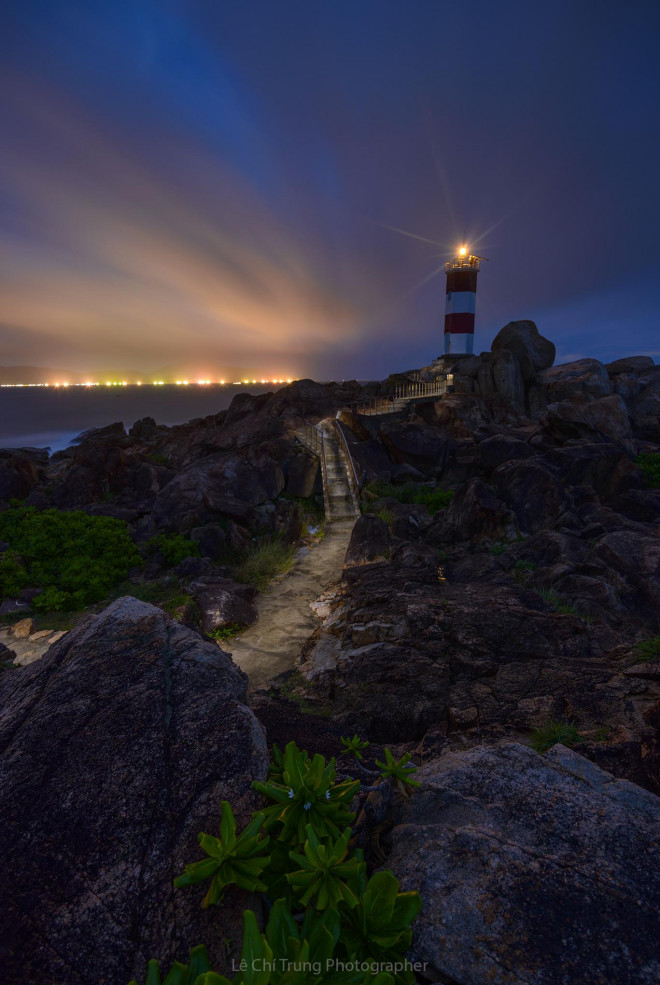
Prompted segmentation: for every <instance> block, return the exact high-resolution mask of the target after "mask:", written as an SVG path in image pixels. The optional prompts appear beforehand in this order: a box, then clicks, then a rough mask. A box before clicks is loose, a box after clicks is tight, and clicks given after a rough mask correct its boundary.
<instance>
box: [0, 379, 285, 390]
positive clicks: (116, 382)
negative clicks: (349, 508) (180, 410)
mask: <svg viewBox="0 0 660 985" xmlns="http://www.w3.org/2000/svg"><path fill="white" fill-rule="evenodd" d="M293 382H294V380H293V378H292V377H289V378H288V379H286V380H284V379H282V380H233V381H230V380H192V381H191V380H169V381H168V380H152V381H151V382H150V383H146V384H143V382H142V380H137V381H136V382H135V383H129V382H128V381H127V380H106V381H105V383H100V382H98V381H97V382H92V381H91V380H89V381H87V382H85V383H69V382H68V381H66V380H65V381H63V382H61V383H0V389H2V390H13V389H22V388H25V389H28V388H30V387H32V388H34V387H41V388H42V389H43V388H46V389H53V390H63V389H67V388H68V387H74V386H77V387H86V388H89V387H93V386H143V385H145V386H252V385H254V384H257V385H262V386H267V385H268V384H273V383H275V384H277V383H280V384H284V383H293Z"/></svg>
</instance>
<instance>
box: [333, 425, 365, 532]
mask: <svg viewBox="0 0 660 985" xmlns="http://www.w3.org/2000/svg"><path fill="white" fill-rule="evenodd" d="M340 413H341V411H337V414H340ZM335 428H336V429H337V431H338V432H339V437H340V441H339V448H340V453H341V451H343V452H344V457H345V458H346V462H345V465H346V476H347V478H348V488H349V489H350V491H351V496H352V497H353V508H354V510H355V514H356V516H357V515H359V513H360V481H359V479H358V476H357V471H356V469H355V462H354V461H353V456H352V455H351V449H350V448H349V445H348V441H347V440H346V435H345V434H344V429H343V427H342V426H341V423H340V421H339V420H337V418H335Z"/></svg>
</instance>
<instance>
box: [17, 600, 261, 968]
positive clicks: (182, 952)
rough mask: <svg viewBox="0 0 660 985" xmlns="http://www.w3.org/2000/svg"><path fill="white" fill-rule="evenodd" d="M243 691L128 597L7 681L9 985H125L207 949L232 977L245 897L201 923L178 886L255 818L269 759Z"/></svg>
mask: <svg viewBox="0 0 660 985" xmlns="http://www.w3.org/2000/svg"><path fill="white" fill-rule="evenodd" d="M246 688H247V677H246V675H245V674H243V673H242V671H240V670H239V669H238V668H237V667H236V666H235V665H234V664H233V663H232V661H231V659H230V657H229V656H228V655H227V654H226V653H223V652H222V650H220V649H219V648H218V647H217V646H216V645H215V644H213V643H211V642H206V641H204V640H202V639H201V638H200V636H199V635H198V634H197V633H195V632H192V631H190V630H187V629H185V628H184V627H182V626H180V625H179V624H178V623H176V622H175V621H174V620H172V619H170V618H169V617H167V616H166V615H165V613H163V612H162V611H161V610H160V609H156V608H154V607H153V606H151V605H147V604H146V603H143V602H138V601H137V600H135V599H132V598H122V599H119V600H117V601H116V602H114V603H113V604H112V605H110V606H109V607H108V608H107V609H105V610H104V611H103V612H102V613H101V614H100V615H98V616H95V617H90V618H88V619H87V620H85V621H84V622H83V623H81V624H80V625H79V626H78V627H77V628H76V629H74V630H72V631H71V632H70V633H68V634H67V635H66V636H65V637H63V638H62V639H61V640H60V642H59V643H56V644H55V645H54V646H53V647H51V649H50V650H49V652H48V653H47V655H46V656H45V657H43V658H42V659H41V660H40V661H38V662H37V663H35V664H33V665H31V666H30V667H25V668H21V669H19V670H14V671H12V672H11V673H5V674H2V675H1V676H0V749H1V750H2V763H1V766H0V825H1V826H2V832H3V837H2V841H1V845H0V858H1V861H2V870H3V872H4V877H3V880H2V887H1V888H0V954H1V955H2V959H1V960H2V967H3V982H4V983H6V985H19V983H21V985H22V983H23V982H26V981H32V980H34V981H39V982H42V983H43V985H62V983H63V982H66V983H67V985H97V983H98V985H100V983H102V982H113V983H118V985H122V983H125V982H127V981H129V979H130V978H131V977H133V976H135V977H137V978H138V979H139V980H140V981H142V980H143V978H144V975H145V971H146V963H147V960H148V959H149V958H152V957H159V958H162V959H164V961H165V962H166V963H167V964H168V965H169V963H170V962H171V961H172V959H174V958H175V957H176V958H179V959H184V958H185V956H186V955H187V953H188V949H189V948H190V947H191V946H193V945H195V944H198V943H204V944H206V946H207V948H208V949H209V953H210V955H211V957H212V961H213V963H214V966H216V965H217V966H218V967H223V966H224V967H225V968H227V965H228V961H229V957H228V954H227V949H226V943H225V942H226V940H227V939H229V938H231V939H232V940H233V941H234V942H236V941H240V938H241V929H240V923H241V921H240V915H239V914H240V910H241V909H242V906H241V902H243V901H242V900H241V899H240V894H239V895H238V896H236V895H235V894H230V895H229V897H228V902H227V904H223V905H221V906H220V907H219V908H217V909H216V908H213V909H212V911H210V912H208V913H205V912H204V911H202V910H201V908H200V898H201V895H203V893H200V892H199V891H198V890H196V889H194V888H193V889H187V890H174V888H173V885H172V879H173V877H174V876H175V875H177V874H179V873H181V872H182V871H183V867H184V866H185V864H186V863H188V862H191V861H195V860H196V859H197V858H199V857H200V852H199V848H198V845H197V838H196V836H197V833H198V832H199V831H208V832H210V833H214V834H215V833H217V830H218V824H219V814H220V803H221V801H222V800H223V799H226V800H229V801H230V802H231V803H232V805H233V807H234V809H235V811H236V814H237V816H238V823H239V825H240V824H242V823H244V822H245V820H246V819H247V818H248V817H249V813H250V811H251V810H252V809H253V808H254V807H255V806H256V802H255V795H254V794H253V793H252V792H251V786H250V785H251V781H252V780H253V779H254V778H263V777H264V776H265V773H266V767H267V758H268V757H267V749H266V744H265V740H264V734H263V731H262V729H261V726H260V725H259V723H258V722H257V720H256V719H255V717H254V715H253V714H252V712H251V711H250V709H249V708H248V707H247V706H246V705H245V703H244V701H245V694H246Z"/></svg>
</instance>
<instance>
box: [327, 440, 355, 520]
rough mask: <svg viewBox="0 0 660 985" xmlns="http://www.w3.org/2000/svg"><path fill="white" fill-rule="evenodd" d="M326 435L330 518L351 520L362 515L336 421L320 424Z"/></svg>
mask: <svg viewBox="0 0 660 985" xmlns="http://www.w3.org/2000/svg"><path fill="white" fill-rule="evenodd" d="M319 426H320V427H321V429H322V431H323V435H324V437H325V474H326V482H327V489H328V496H327V502H328V507H329V511H330V515H329V517H328V519H329V520H349V519H355V517H357V516H359V515H360V510H359V506H358V504H357V503H356V501H355V496H354V495H353V492H352V490H351V485H350V482H349V478H348V469H349V463H347V462H346V455H345V452H344V451H343V449H342V447H341V445H340V443H339V441H338V439H337V433H336V430H335V427H334V421H333V422H332V423H330V424H328V423H327V422H326V421H322V422H321V424H320V425H319Z"/></svg>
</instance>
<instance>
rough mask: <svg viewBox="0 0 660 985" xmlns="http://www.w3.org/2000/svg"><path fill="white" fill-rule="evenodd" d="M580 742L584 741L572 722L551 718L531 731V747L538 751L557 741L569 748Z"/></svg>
mask: <svg viewBox="0 0 660 985" xmlns="http://www.w3.org/2000/svg"><path fill="white" fill-rule="evenodd" d="M580 742H584V739H583V737H582V736H581V735H580V733H579V732H578V730H577V729H576V727H575V725H574V724H573V723H572V722H558V721H555V720H554V719H553V720H551V721H549V722H547V723H546V724H545V725H541V726H539V728H535V729H534V730H533V732H532V748H534V749H535V750H536V751H537V752H539V753H540V752H546V751H547V750H548V749H551V748H552V746H554V745H556V744H557V743H561V745H563V746H568V747H569V748H570V747H571V746H576V745H578V743H580Z"/></svg>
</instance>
